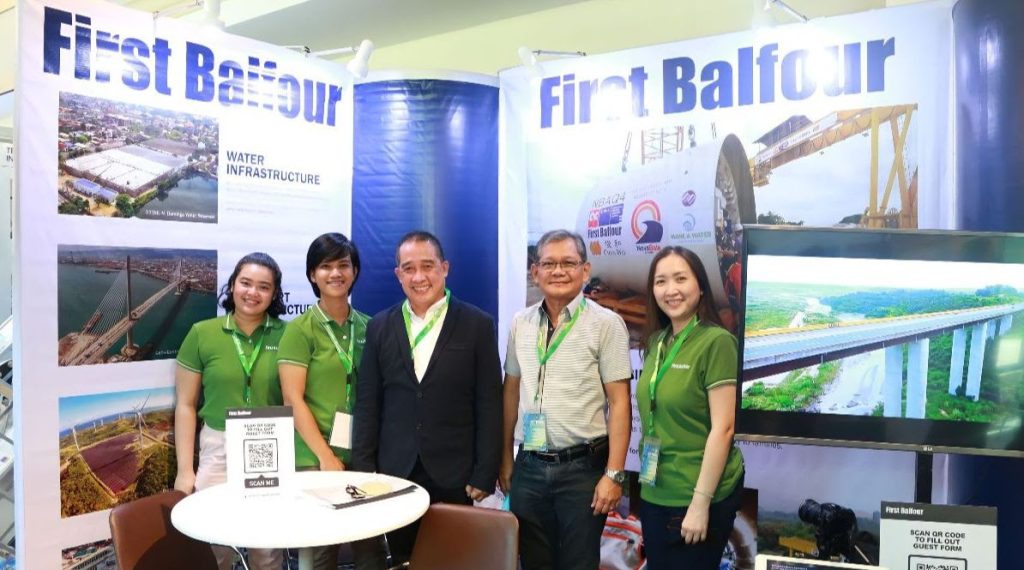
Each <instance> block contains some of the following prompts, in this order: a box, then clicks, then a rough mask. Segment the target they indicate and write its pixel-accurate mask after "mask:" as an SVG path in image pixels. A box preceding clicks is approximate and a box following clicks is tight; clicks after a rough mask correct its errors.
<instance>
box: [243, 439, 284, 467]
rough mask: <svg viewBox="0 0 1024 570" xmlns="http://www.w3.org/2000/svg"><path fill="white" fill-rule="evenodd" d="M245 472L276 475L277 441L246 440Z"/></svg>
mask: <svg viewBox="0 0 1024 570" xmlns="http://www.w3.org/2000/svg"><path fill="white" fill-rule="evenodd" d="M244 444H245V446H244V449H245V472H246V473H274V472H276V471H277V440H276V439H247V440H244Z"/></svg>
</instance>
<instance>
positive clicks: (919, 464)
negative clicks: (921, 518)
mask: <svg viewBox="0 0 1024 570" xmlns="http://www.w3.org/2000/svg"><path fill="white" fill-rule="evenodd" d="M915 455H916V466H915V469H914V471H915V476H914V502H915V503H926V504H931V502H932V467H933V465H934V462H935V455H934V454H932V453H931V452H930V451H918V452H916V453H915Z"/></svg>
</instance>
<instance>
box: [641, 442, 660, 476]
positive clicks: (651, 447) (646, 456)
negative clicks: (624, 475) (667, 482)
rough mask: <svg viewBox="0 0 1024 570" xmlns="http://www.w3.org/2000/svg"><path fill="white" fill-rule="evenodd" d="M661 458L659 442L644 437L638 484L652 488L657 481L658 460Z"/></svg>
mask: <svg viewBox="0 0 1024 570" xmlns="http://www.w3.org/2000/svg"><path fill="white" fill-rule="evenodd" d="M660 456H661V440H659V439H658V438H656V437H645V438H644V441H643V451H641V452H640V482H641V483H642V484H644V485H650V486H652V487H653V486H654V484H655V483H656V482H657V481H658V459H659V457H660Z"/></svg>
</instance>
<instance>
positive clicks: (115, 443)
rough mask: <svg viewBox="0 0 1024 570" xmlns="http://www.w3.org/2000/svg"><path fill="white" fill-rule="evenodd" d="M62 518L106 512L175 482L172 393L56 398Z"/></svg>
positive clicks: (134, 392) (168, 390) (168, 389)
mask: <svg viewBox="0 0 1024 570" xmlns="http://www.w3.org/2000/svg"><path fill="white" fill-rule="evenodd" d="M59 416H60V435H59V448H60V495H61V509H60V510H61V517H62V518H66V517H71V516H76V515H82V514H86V513H91V512H94V511H100V510H103V509H109V508H111V507H113V506H115V505H118V504H120V503H123V502H128V501H131V500H133V499H136V498H139V497H146V496H149V495H152V494H155V493H159V492H162V491H164V490H165V489H167V488H168V487H169V486H170V485H171V484H172V483H173V479H174V474H175V473H176V467H175V463H174V431H173V427H172V422H173V419H174V389H173V388H171V387H164V388H154V389H149V390H131V391H127V392H111V393H103V394H90V395H86V396H71V397H67V398H61V399H60V402H59Z"/></svg>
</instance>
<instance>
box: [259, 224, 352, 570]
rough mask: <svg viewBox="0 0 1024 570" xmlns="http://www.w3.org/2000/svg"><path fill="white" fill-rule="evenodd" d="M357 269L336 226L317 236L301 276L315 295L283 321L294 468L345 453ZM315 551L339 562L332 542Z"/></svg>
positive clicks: (332, 462) (322, 463) (318, 558)
mask: <svg viewBox="0 0 1024 570" xmlns="http://www.w3.org/2000/svg"><path fill="white" fill-rule="evenodd" d="M359 268H360V263H359V250H358V249H356V246H355V244H354V243H352V242H351V241H350V240H349V239H348V238H347V237H345V236H344V235H343V234H340V233H327V234H323V235H321V236H319V237H317V238H316V239H315V240H313V243H311V244H310V245H309V250H308V251H307V252H306V278H307V279H309V283H310V286H311V287H312V288H313V293H314V294H315V295H316V296H317V299H318V302H317V303H316V304H314V305H312V306H310V307H309V308H308V309H306V311H305V312H304V313H302V314H301V315H300V316H298V317H296V318H295V319H294V320H292V321H291V322H290V323H288V327H287V328H286V329H285V332H284V336H283V337H282V338H281V349H280V351H279V352H278V360H277V361H278V371H279V373H280V376H281V391H282V394H283V395H284V403H285V405H288V406H291V407H292V410H293V412H294V414H295V432H296V435H295V467H296V469H300V470H302V469H307V470H308V469H319V470H321V471H337V470H342V469H344V468H345V462H347V461H348V459H349V453H350V449H351V443H350V437H351V413H352V409H353V407H354V403H355V402H354V400H355V375H356V367H357V366H358V364H359V358H360V357H361V356H362V352H363V344H364V343H365V342H366V323H367V321H368V320H369V319H368V318H367V317H366V315H364V314H362V313H360V312H359V311H356V310H355V309H354V308H352V306H351V305H350V304H349V302H348V298H349V295H350V294H351V292H352V286H353V285H355V283H356V280H357V279H358V278H359ZM346 423H347V426H345V425H343V424H346ZM335 424H338V429H339V430H341V431H342V432H345V431H346V427H347V428H348V430H347V436H348V437H347V438H346V437H345V434H340V433H336V434H333V435H334V436H335V441H336V442H337V443H339V445H337V446H331V445H330V442H331V436H332V429H333V428H334V426H335ZM346 439H349V442H347V443H342V441H344V440H346ZM314 551H315V552H314V554H313V559H314V567H315V568H332V569H333V568H335V567H336V566H337V552H338V551H337V548H336V547H330V546H328V547H321V548H316V549H314Z"/></svg>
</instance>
